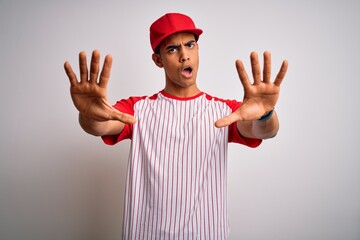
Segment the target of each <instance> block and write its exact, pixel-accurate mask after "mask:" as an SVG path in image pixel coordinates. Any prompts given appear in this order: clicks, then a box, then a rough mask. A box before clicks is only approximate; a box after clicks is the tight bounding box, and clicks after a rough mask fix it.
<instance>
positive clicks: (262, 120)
mask: <svg viewBox="0 0 360 240" xmlns="http://www.w3.org/2000/svg"><path fill="white" fill-rule="evenodd" d="M273 113H274V109H272V110H270V111H269V112H267V113H265V114H264V115H262V116H261V118H259V119H258V120H257V121H259V122H265V121H267V120H269V119H270V118H271V116H272V115H273Z"/></svg>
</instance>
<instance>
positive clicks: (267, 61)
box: [263, 51, 271, 83]
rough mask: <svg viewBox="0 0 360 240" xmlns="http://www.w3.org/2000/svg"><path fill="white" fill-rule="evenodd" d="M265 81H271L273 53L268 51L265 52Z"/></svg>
mask: <svg viewBox="0 0 360 240" xmlns="http://www.w3.org/2000/svg"><path fill="white" fill-rule="evenodd" d="M263 78H264V79H263V80H264V82H265V83H270V80H271V53H270V52H268V51H265V52H264V69H263Z"/></svg>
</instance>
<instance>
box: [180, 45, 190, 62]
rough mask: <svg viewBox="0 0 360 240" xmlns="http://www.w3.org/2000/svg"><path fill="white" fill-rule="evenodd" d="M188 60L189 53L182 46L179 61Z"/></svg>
mask: <svg viewBox="0 0 360 240" xmlns="http://www.w3.org/2000/svg"><path fill="white" fill-rule="evenodd" d="M188 60H190V56H189V53H188V52H187V51H186V50H185V49H184V48H182V49H181V55H180V62H185V61H188Z"/></svg>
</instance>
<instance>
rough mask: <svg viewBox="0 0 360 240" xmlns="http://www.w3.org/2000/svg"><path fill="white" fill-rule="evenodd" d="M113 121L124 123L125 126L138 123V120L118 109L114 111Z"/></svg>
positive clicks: (111, 117)
mask: <svg viewBox="0 0 360 240" xmlns="http://www.w3.org/2000/svg"><path fill="white" fill-rule="evenodd" d="M110 119H111V120H118V121H120V122H123V123H125V124H134V123H135V122H136V118H135V117H134V116H132V115H130V114H127V113H122V112H120V111H118V110H116V109H114V111H112V113H111V115H110Z"/></svg>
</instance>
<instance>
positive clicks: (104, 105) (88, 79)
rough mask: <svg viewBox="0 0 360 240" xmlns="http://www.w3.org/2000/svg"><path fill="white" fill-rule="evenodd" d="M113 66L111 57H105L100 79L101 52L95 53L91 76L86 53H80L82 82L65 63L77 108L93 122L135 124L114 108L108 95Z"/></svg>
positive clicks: (131, 117) (72, 96)
mask: <svg viewBox="0 0 360 240" xmlns="http://www.w3.org/2000/svg"><path fill="white" fill-rule="evenodd" d="M111 65H112V57H111V55H107V56H106V57H105V61H104V66H103V69H102V71H101V74H100V77H99V69H100V52H99V51H98V50H95V51H93V53H92V57H91V64H90V74H89V73H88V67H87V62H86V53H85V52H80V54H79V66H80V82H79V81H78V79H77V77H76V74H75V73H74V71H73V70H72V68H71V66H70V63H69V62H65V64H64V68H65V72H66V74H67V76H68V78H69V80H70V93H71V98H72V100H73V102H74V105H75V107H76V108H77V109H78V111H79V112H80V115H83V116H84V117H85V118H86V119H91V120H92V121H97V122H105V121H108V120H118V121H120V122H122V123H128V124H133V123H135V121H136V119H135V118H134V117H133V116H131V115H129V114H125V113H122V112H120V111H118V110H117V109H115V108H114V107H112V106H111V105H110V104H109V102H108V100H107V95H106V88H107V84H108V81H109V78H110V72H111ZM98 77H99V80H98Z"/></svg>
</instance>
